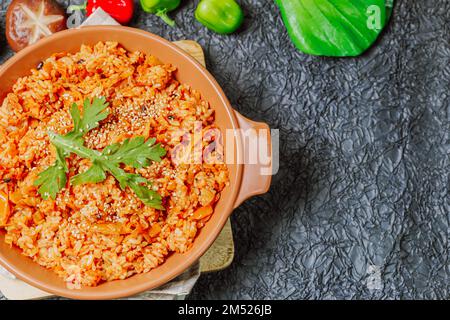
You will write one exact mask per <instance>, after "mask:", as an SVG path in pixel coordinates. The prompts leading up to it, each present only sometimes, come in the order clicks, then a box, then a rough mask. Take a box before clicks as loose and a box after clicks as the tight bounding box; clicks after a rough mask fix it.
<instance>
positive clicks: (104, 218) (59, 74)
mask: <svg viewBox="0 0 450 320" xmlns="http://www.w3.org/2000/svg"><path fill="white" fill-rule="evenodd" d="M175 70H176V68H175V67H174V66H172V65H170V64H163V63H161V62H160V61H159V60H158V59H157V58H156V57H154V56H151V55H147V54H144V53H141V52H129V51H127V50H125V49H124V48H123V47H121V46H120V45H119V44H117V43H113V42H106V43H103V42H100V43H98V44H96V45H95V46H82V47H81V49H80V51H79V52H77V53H74V54H69V53H59V54H54V55H52V56H51V57H50V58H48V59H46V60H45V61H43V62H42V63H40V64H39V66H37V68H36V69H33V70H31V74H30V75H28V76H25V77H22V78H20V79H18V80H17V82H16V83H15V84H14V86H13V88H12V91H11V92H10V93H9V94H8V95H7V96H6V97H5V99H4V100H3V103H2V104H1V108H0V229H3V230H4V232H5V241H6V242H7V243H8V244H9V245H11V246H16V247H18V248H20V250H21V252H22V253H23V254H24V255H25V256H27V257H29V258H31V259H32V260H33V261H35V262H36V263H38V264H40V265H41V266H44V267H46V268H49V269H51V270H53V271H54V272H56V273H57V274H58V275H59V276H60V277H62V278H63V279H64V281H65V282H66V283H67V286H68V287H69V288H81V287H82V286H96V285H98V284H100V283H102V282H105V281H112V280H116V279H125V278H127V277H130V276H132V275H133V274H137V273H145V272H148V271H150V270H151V269H153V268H155V267H157V266H158V265H160V264H162V263H163V262H164V261H165V259H166V258H167V257H168V255H170V254H171V253H173V252H177V253H184V252H186V251H187V250H189V249H190V247H191V246H192V244H193V241H194V240H195V237H196V235H197V232H198V231H199V230H200V229H201V228H202V226H204V224H205V223H206V222H207V220H208V219H209V217H210V215H211V214H212V213H213V208H214V205H215V203H216V202H217V201H218V200H219V197H220V192H221V191H222V190H223V188H224V187H225V186H226V185H227V184H228V171H227V167H226V165H225V164H224V163H223V162H215V163H209V162H208V163H207V162H206V161H204V160H201V161H200V163H176V162H175V161H174V159H173V157H172V154H171V150H173V149H174V148H175V147H176V146H177V145H179V144H180V142H181V140H182V138H183V133H186V132H187V134H188V135H192V136H193V135H194V127H195V126H194V123H198V122H200V123H201V124H202V127H201V130H203V132H204V131H205V130H210V129H215V126H214V123H215V119H214V111H213V109H212V108H211V107H210V106H209V104H208V102H207V101H205V100H204V99H203V98H202V97H201V95H200V93H199V92H197V91H195V90H193V89H191V88H190V87H189V86H187V85H184V84H181V83H179V82H178V81H177V80H176V79H175V76H174V72H175ZM94 97H104V98H105V99H106V101H107V102H108V103H109V107H108V110H109V115H108V117H107V118H106V119H105V120H103V121H102V122H100V125H99V127H97V128H96V129H94V130H92V131H90V132H89V133H88V134H87V135H86V136H85V137H84V138H85V146H86V147H89V148H91V149H96V150H99V151H101V150H102V149H103V148H105V147H106V146H107V145H110V144H112V143H116V142H121V141H124V140H125V139H127V138H132V137H136V136H144V137H145V138H146V139H148V138H156V141H157V143H160V144H161V146H162V147H164V148H165V149H166V151H167V154H166V156H164V157H163V159H162V161H161V162H152V163H151V165H150V166H148V167H145V168H143V169H134V168H128V167H127V168H126V170H127V171H128V172H133V173H138V174H140V175H141V176H143V177H144V178H146V179H148V180H150V181H151V182H152V184H151V186H149V188H153V190H155V191H157V192H158V193H159V194H160V195H161V197H162V204H163V206H164V208H165V210H157V209H154V208H151V207H148V206H146V205H145V204H144V203H143V202H142V201H140V199H139V198H137V196H136V195H135V194H134V193H133V192H132V191H131V190H130V189H129V188H127V189H125V190H122V189H121V188H120V187H119V184H118V182H117V181H116V180H115V178H114V177H113V176H110V175H108V177H107V179H106V180H105V181H103V182H100V183H90V184H82V185H76V186H73V185H71V184H70V183H69V182H68V183H67V184H66V186H65V188H64V189H62V190H61V191H60V192H59V193H58V194H57V196H56V198H55V199H52V198H49V199H47V200H43V198H42V197H41V196H40V194H39V193H38V191H37V187H36V186H35V185H34V182H35V180H36V178H37V176H38V175H39V173H40V172H42V171H43V170H45V169H46V168H48V167H49V166H50V165H52V164H53V163H54V161H55V158H56V155H55V149H54V147H53V146H52V144H51V143H50V140H49V137H48V134H47V133H48V131H54V132H56V133H59V134H66V133H67V132H69V131H70V130H71V129H72V128H73V123H72V118H71V115H70V112H69V109H70V107H71V105H72V104H74V103H76V104H77V105H78V106H80V107H81V106H82V105H83V101H84V100H85V99H86V98H88V99H93V98H94ZM180 132H182V133H180ZM191 141H193V139H191ZM200 143H202V142H200ZM202 147H203V148H208V145H207V141H205V142H203V143H202ZM218 158H219V157H218ZM67 164H68V167H69V168H70V172H69V173H68V177H69V178H70V177H72V176H74V175H76V174H78V173H81V172H84V171H86V170H87V169H88V168H89V166H90V165H91V164H90V161H89V160H86V159H82V158H80V157H78V156H77V155H74V154H72V155H70V157H68V158H67Z"/></svg>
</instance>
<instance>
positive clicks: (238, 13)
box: [195, 0, 244, 34]
mask: <svg viewBox="0 0 450 320" xmlns="http://www.w3.org/2000/svg"><path fill="white" fill-rule="evenodd" d="M195 18H196V19H197V20H198V22H200V23H201V24H203V25H204V26H205V27H207V28H208V29H210V30H212V31H214V32H217V33H220V34H228V33H232V32H234V31H236V30H237V29H238V28H239V27H240V26H241V24H242V22H243V21H244V13H243V12H242V9H241V7H240V6H239V4H237V2H236V1H234V0H202V1H200V3H199V4H198V7H197V9H196V10H195Z"/></svg>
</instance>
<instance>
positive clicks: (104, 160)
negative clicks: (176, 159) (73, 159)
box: [35, 98, 166, 209]
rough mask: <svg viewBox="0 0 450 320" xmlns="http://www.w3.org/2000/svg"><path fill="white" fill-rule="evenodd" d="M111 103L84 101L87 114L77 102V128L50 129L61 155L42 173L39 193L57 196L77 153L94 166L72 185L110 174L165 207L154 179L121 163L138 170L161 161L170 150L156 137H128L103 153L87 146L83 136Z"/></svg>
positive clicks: (74, 110)
mask: <svg viewBox="0 0 450 320" xmlns="http://www.w3.org/2000/svg"><path fill="white" fill-rule="evenodd" d="M107 107H108V103H107V102H106V101H105V100H104V99H98V98H94V100H93V101H92V103H90V101H89V100H88V99H86V100H85V101H84V110H83V117H81V114H80V110H79V108H78V106H77V105H76V104H74V105H73V106H72V108H71V109H70V114H71V116H72V119H73V124H74V128H73V130H72V131H71V132H69V133H67V134H66V135H59V134H56V133H54V132H49V133H48V134H49V137H50V141H51V142H52V144H53V146H54V147H55V148H56V152H57V157H56V161H55V164H53V165H52V166H50V167H49V168H48V169H46V170H45V171H43V172H41V173H40V174H39V178H38V179H37V180H36V181H35V185H36V186H39V189H38V191H39V193H40V195H41V196H42V198H43V199H48V198H49V197H51V198H53V199H54V198H55V197H56V194H57V193H58V192H59V191H60V190H61V189H62V188H64V186H65V185H66V183H67V175H66V174H67V173H68V171H69V170H68V167H67V163H66V160H65V158H67V157H68V156H69V155H70V154H72V153H74V154H76V155H78V156H79V157H81V158H84V159H89V160H91V162H92V166H91V167H90V168H89V169H88V170H87V171H85V172H83V173H80V174H78V175H76V176H74V177H72V179H71V180H70V183H71V184H72V185H79V184H86V183H99V182H102V181H104V180H105V179H106V174H107V173H110V174H111V175H112V176H114V177H115V178H116V179H117V181H118V182H119V185H120V188H121V189H122V190H125V189H126V188H127V187H129V188H130V189H131V190H133V191H134V193H135V194H136V196H137V197H138V198H139V199H141V201H142V202H143V203H144V204H145V205H147V206H150V207H153V208H156V209H163V207H162V205H161V196H160V195H159V194H158V193H157V192H155V191H153V190H151V189H149V187H148V185H149V184H150V182H149V181H148V180H147V179H145V178H143V177H142V176H140V175H139V174H134V173H128V172H126V171H125V170H123V169H122V168H121V167H120V166H121V165H122V164H125V165H128V166H132V167H133V168H135V169H140V168H144V167H147V166H149V165H150V163H151V161H156V162H160V161H161V157H163V156H164V155H165V154H166V150H165V149H164V148H163V147H161V145H160V144H155V142H156V139H149V140H147V141H145V138H144V137H134V138H131V139H126V140H125V141H123V142H122V143H115V144H112V145H109V146H107V147H106V148H104V149H103V151H102V152H99V151H97V150H92V149H89V148H87V147H85V146H84V140H83V136H84V135H85V134H86V133H88V132H89V131H90V130H92V129H94V128H96V127H98V125H99V122H100V121H102V120H104V119H105V118H106V117H107V116H108V111H107V110H106V108H107Z"/></svg>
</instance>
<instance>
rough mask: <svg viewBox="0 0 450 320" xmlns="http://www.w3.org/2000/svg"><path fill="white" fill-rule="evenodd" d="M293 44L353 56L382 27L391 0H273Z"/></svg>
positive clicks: (321, 53)
mask: <svg viewBox="0 0 450 320" xmlns="http://www.w3.org/2000/svg"><path fill="white" fill-rule="evenodd" d="M275 3H276V4H277V5H278V6H279V8H280V11H281V15H282V18H283V21H284V24H285V25H286V29H287V30H288V33H289V36H290V37H291V39H292V42H293V43H294V44H295V46H296V47H297V48H298V49H299V50H301V51H303V52H305V53H308V54H312V55H319V56H335V57H343V56H357V55H360V54H361V53H363V52H364V51H366V50H367V49H368V48H369V47H370V46H371V45H372V44H373V43H374V42H375V40H376V39H377V37H378V36H379V34H380V32H381V30H382V29H383V28H384V26H385V24H386V21H387V16H388V15H390V10H391V9H392V3H393V1H392V0H352V1H342V0H275Z"/></svg>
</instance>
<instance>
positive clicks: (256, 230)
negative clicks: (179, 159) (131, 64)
mask: <svg viewBox="0 0 450 320" xmlns="http://www.w3.org/2000/svg"><path fill="white" fill-rule="evenodd" d="M8 2H9V1H2V3H3V8H4V7H6V4H7V3H8ZM239 2H240V3H241V4H242V5H243V7H244V9H245V13H246V22H245V25H244V27H243V28H242V30H241V31H240V32H239V33H237V34H235V35H231V36H220V35H216V34H213V33H211V32H209V31H207V30H205V29H204V28H203V27H202V26H200V25H199V24H198V23H197V22H196V21H195V20H194V19H193V10H194V6H195V1H184V4H183V6H182V7H181V8H180V9H179V10H178V11H177V12H176V13H175V14H174V17H175V18H176V20H177V23H178V27H176V28H173V29H171V28H168V27H167V26H165V25H164V24H163V23H161V21H159V20H158V19H156V18H155V17H153V16H150V15H147V14H144V13H142V12H141V11H138V14H137V15H136V18H135V20H134V22H133V25H134V26H136V27H139V28H142V29H145V30H148V31H151V32H154V33H156V34H159V35H162V36H163V37H165V38H167V39H170V40H179V39H193V40H197V41H198V42H200V44H201V45H202V46H203V47H204V49H205V52H206V56H207V63H208V68H209V69H210V70H211V72H212V73H213V74H214V75H215V76H216V78H217V80H218V81H219V83H220V84H221V85H222V86H223V88H224V90H225V92H226V93H227V95H228V97H229V99H230V100H231V102H232V104H233V105H234V106H235V108H236V109H237V110H238V111H239V112H241V113H242V114H244V115H245V116H247V117H249V118H251V119H255V120H261V121H265V122H268V123H269V124H270V125H271V127H273V128H279V129H280V136H281V150H280V156H281V168H280V172H279V173H278V175H277V176H275V177H274V180H273V184H272V188H271V191H270V192H269V193H268V194H267V195H264V196H262V197H258V198H254V199H252V200H249V201H247V202H246V203H245V204H243V205H242V206H241V207H240V208H238V209H237V210H236V211H235V212H234V214H233V217H232V223H233V228H234V232H235V241H236V258H235V261H234V263H233V265H232V266H231V267H230V268H228V269H227V270H224V271H222V272H219V273H214V274H209V275H203V276H202V277H201V279H200V281H199V283H198V284H197V286H196V287H195V289H194V292H193V293H192V294H191V296H190V297H191V298H193V299H211V298H218V299H221V298H231V299H239V298H244V299H267V298H278V299H323V298H327V299H339V298H344V299H352V298H359V299H361V298H368V299H374V298H381V299H396V298H449V286H450V282H449V272H450V270H449V253H448V251H449V221H450V200H449V178H450V177H449V166H450V161H449V154H450V143H449V142H450V141H449V135H450V124H449V120H450V101H449V93H448V90H449V80H450V67H449V59H450V46H449V34H450V33H449V31H450V30H449V29H450V3H449V2H448V1H445V0H427V1H423V0H410V1H397V4H396V8H395V10H394V16H393V19H392V21H391V23H390V24H389V26H388V28H387V30H386V32H384V34H383V35H382V37H381V39H380V40H379V41H378V42H377V44H376V46H375V47H374V48H373V49H372V50H370V51H369V52H367V53H366V54H364V55H363V56H362V57H359V58H352V59H329V58H317V57H311V56H306V55H304V54H301V53H299V52H297V51H296V50H295V49H294V48H293V46H292V45H291V43H290V41H289V39H288V36H287V34H286V32H285V30H284V27H283V24H282V21H281V19H280V17H279V14H278V10H277V8H276V7H275V5H274V4H273V2H272V1H269V0H264V1H249V0H247V1H243V0H240V1H239ZM3 24H4V17H3V14H1V15H0V28H2V27H3ZM1 32H2V33H3V31H1ZM10 54H11V53H10V52H9V50H8V49H7V48H6V44H5V41H4V39H3V37H2V36H0V60H3V59H5V58H6V57H8V56H9V55H10Z"/></svg>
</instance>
